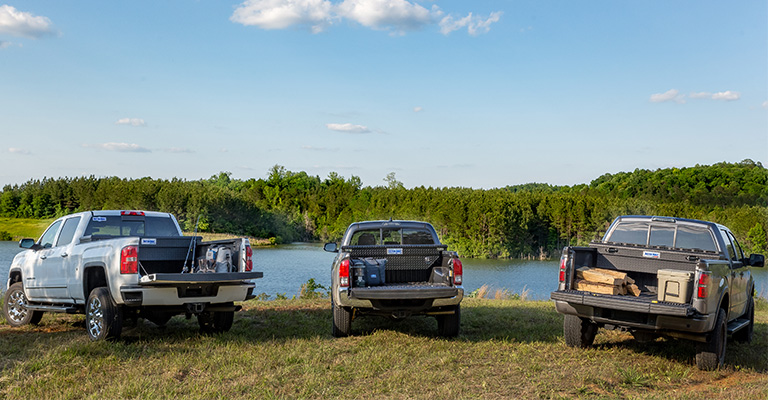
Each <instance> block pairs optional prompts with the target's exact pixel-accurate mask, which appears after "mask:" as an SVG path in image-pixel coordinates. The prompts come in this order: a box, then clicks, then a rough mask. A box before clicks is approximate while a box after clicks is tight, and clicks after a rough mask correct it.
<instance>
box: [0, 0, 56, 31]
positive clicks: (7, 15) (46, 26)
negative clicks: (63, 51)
mask: <svg viewBox="0 0 768 400" xmlns="http://www.w3.org/2000/svg"><path fill="white" fill-rule="evenodd" d="M51 25H52V24H51V20H50V19H48V18H46V17H38V16H35V15H32V14H31V13H28V12H23V11H19V10H17V9H16V8H14V7H12V6H9V5H2V6H0V33H5V34H9V35H13V36H22V37H26V38H30V39H38V38H41V37H44V36H48V35H52V34H53V28H52V26H51Z"/></svg>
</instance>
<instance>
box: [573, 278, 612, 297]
mask: <svg viewBox="0 0 768 400" xmlns="http://www.w3.org/2000/svg"><path fill="white" fill-rule="evenodd" d="M576 290H583V291H585V292H592V293H601V294H621V293H622V292H623V290H622V286H620V285H619V286H617V285H606V284H603V283H593V282H587V281H585V280H578V281H576Z"/></svg>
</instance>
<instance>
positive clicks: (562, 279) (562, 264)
mask: <svg viewBox="0 0 768 400" xmlns="http://www.w3.org/2000/svg"><path fill="white" fill-rule="evenodd" d="M567 261H568V258H567V257H566V256H562V257H560V282H565V264H566V262H567Z"/></svg>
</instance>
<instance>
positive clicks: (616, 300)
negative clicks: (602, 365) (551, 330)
mask: <svg viewBox="0 0 768 400" xmlns="http://www.w3.org/2000/svg"><path fill="white" fill-rule="evenodd" d="M551 298H552V300H554V301H555V308H556V309H557V311H558V312H559V313H561V314H571V315H576V316H579V317H582V318H587V319H589V320H591V321H593V322H596V323H598V324H602V325H613V326H617V327H624V328H631V329H639V330H647V331H653V332H656V333H660V334H665V335H668V336H674V337H682V338H689V339H690V338H692V337H691V336H696V335H700V334H704V333H707V332H710V331H711V330H712V329H713V328H714V323H715V318H714V316H713V315H711V314H700V313H698V311H696V309H695V308H693V307H692V306H691V305H690V304H676V303H653V302H651V301H643V300H638V299H635V298H632V297H626V296H613V295H603V294H596V293H590V292H582V291H577V290H559V291H556V292H552V294H551Z"/></svg>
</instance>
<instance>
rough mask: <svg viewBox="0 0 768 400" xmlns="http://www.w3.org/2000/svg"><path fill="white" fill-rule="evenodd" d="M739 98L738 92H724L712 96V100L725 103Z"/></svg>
mask: <svg viewBox="0 0 768 400" xmlns="http://www.w3.org/2000/svg"><path fill="white" fill-rule="evenodd" d="M740 98H741V93H739V92H732V91H730V90H726V91H725V92H717V93H714V94H712V100H725V101H734V100H738V99H740Z"/></svg>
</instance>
